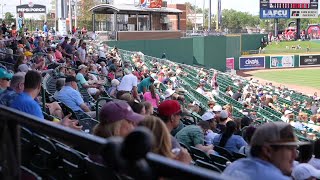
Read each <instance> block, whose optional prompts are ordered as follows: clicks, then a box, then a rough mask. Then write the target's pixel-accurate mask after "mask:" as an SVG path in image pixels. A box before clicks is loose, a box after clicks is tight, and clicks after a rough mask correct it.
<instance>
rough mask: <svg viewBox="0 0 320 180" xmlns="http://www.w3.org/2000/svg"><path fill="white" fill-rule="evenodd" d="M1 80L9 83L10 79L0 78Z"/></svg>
mask: <svg viewBox="0 0 320 180" xmlns="http://www.w3.org/2000/svg"><path fill="white" fill-rule="evenodd" d="M2 80H5V81H10V80H11V79H8V78H2Z"/></svg>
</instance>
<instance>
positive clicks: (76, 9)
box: [74, 0, 78, 28]
mask: <svg viewBox="0 0 320 180" xmlns="http://www.w3.org/2000/svg"><path fill="white" fill-rule="evenodd" d="M77 11H78V0H75V3H74V27H75V28H77V27H78V22H77V20H78V18H77Z"/></svg>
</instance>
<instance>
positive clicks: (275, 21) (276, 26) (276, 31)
mask: <svg viewBox="0 0 320 180" xmlns="http://www.w3.org/2000/svg"><path fill="white" fill-rule="evenodd" d="M278 23H279V19H274V37H277V36H278Z"/></svg>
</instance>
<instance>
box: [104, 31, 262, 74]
mask: <svg viewBox="0 0 320 180" xmlns="http://www.w3.org/2000/svg"><path fill="white" fill-rule="evenodd" d="M263 36H264V35H263V34H257V35H236V36H205V37H194V38H183V39H162V40H135V41H109V42H106V43H107V44H108V45H109V46H117V47H119V48H121V49H125V50H128V51H141V52H143V53H144V54H147V55H150V56H154V57H157V58H161V56H162V54H163V53H166V57H167V59H170V60H172V61H175V62H179V63H185V64H189V65H194V64H195V65H200V66H204V67H207V68H211V67H212V68H215V69H218V70H220V71H225V70H226V58H231V57H232V58H234V60H235V64H238V63H239V62H238V61H239V57H240V55H241V52H242V51H245V50H252V49H258V48H259V47H260V40H261V38H262V37H263Z"/></svg>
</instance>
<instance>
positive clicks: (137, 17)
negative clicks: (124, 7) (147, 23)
mask: <svg viewBox="0 0 320 180" xmlns="http://www.w3.org/2000/svg"><path fill="white" fill-rule="evenodd" d="M136 19H137V28H136V31H139V15H138V14H136Z"/></svg>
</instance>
